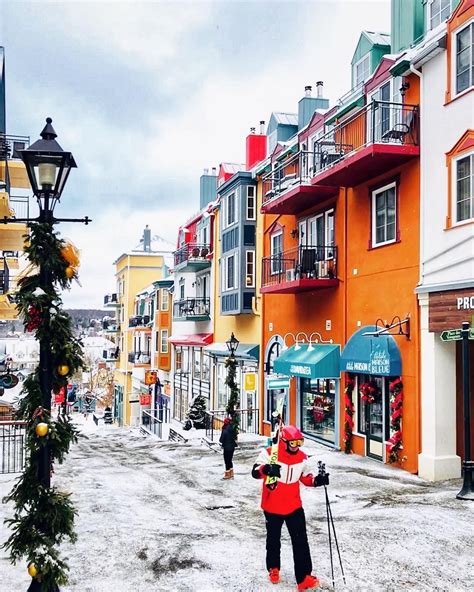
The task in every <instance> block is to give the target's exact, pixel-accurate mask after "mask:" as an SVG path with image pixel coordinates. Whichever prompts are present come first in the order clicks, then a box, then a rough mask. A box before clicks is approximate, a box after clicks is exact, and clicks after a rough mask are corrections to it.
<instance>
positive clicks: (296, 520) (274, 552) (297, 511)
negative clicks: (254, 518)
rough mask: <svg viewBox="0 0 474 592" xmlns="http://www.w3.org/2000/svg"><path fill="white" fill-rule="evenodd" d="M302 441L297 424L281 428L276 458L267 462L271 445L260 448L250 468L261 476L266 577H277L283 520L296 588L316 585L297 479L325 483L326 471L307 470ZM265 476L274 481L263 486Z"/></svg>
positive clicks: (311, 484)
mask: <svg viewBox="0 0 474 592" xmlns="http://www.w3.org/2000/svg"><path fill="white" fill-rule="evenodd" d="M275 437H278V436H275ZM303 442H304V437H303V434H302V433H301V431H300V430H299V429H298V428H297V427H295V426H291V425H290V426H285V427H283V428H281V430H280V434H279V439H278V459H277V462H276V463H275V462H274V463H271V462H270V454H271V450H272V449H271V447H268V448H266V449H264V450H262V451H261V453H260V454H259V456H258V458H257V460H256V462H255V464H254V466H253V468H252V477H254V478H255V479H263V485H262V501H261V508H262V510H263V513H264V515H265V525H266V529H267V541H266V566H267V571H268V576H269V578H270V581H271V582H272V583H273V584H277V583H278V582H279V581H280V547H281V529H282V526H283V523H286V527H287V529H288V532H289V534H290V538H291V544H292V547H293V562H294V570H295V578H296V583H297V585H298V590H309V589H312V588H317V587H319V580H318V578H317V577H316V576H314V575H312V574H311V572H312V570H313V565H312V561H311V553H310V550H309V544H308V535H307V533H306V518H305V514H304V510H303V505H302V502H301V496H300V482H301V483H303V485H306V486H309V487H319V486H321V485H329V474H325V475H313V474H312V473H310V472H308V469H307V465H306V460H307V458H308V457H307V455H306V454H305V453H304V452H303V451H302V450H301V446H302V445H303ZM267 476H269V477H277V481H276V483H274V484H272V485H270V486H267V484H266V483H265V481H266V478H267Z"/></svg>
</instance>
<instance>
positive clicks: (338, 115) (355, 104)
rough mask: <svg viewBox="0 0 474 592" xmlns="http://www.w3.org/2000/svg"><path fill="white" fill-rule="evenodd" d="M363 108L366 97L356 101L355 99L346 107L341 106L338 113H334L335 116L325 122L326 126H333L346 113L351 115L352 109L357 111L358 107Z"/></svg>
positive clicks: (358, 98) (357, 98) (359, 97)
mask: <svg viewBox="0 0 474 592" xmlns="http://www.w3.org/2000/svg"><path fill="white" fill-rule="evenodd" d="M363 106H364V97H363V96H358V97H356V98H355V99H353V100H352V101H350V102H349V103H347V104H346V105H341V106H340V107H339V109H338V111H336V113H334V115H332V116H331V117H329V118H328V119H327V121H325V125H332V124H333V123H334V122H335V121H336V119H339V118H341V117H342V116H343V115H345V114H346V113H349V111H352V109H355V108H356V107H363Z"/></svg>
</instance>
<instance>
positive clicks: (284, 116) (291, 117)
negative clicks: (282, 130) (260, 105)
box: [272, 111, 298, 125]
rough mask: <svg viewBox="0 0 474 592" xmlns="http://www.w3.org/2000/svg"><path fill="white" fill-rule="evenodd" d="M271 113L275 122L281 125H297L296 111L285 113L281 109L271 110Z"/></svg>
mask: <svg viewBox="0 0 474 592" xmlns="http://www.w3.org/2000/svg"><path fill="white" fill-rule="evenodd" d="M272 115H273V116H274V117H275V119H276V121H277V123H281V124H282V125H298V114H297V113H285V112H283V111H273V113H272Z"/></svg>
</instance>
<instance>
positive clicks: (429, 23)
mask: <svg viewBox="0 0 474 592" xmlns="http://www.w3.org/2000/svg"><path fill="white" fill-rule="evenodd" d="M443 2H444V7H442V6H441V4H442V3H443ZM446 2H447V3H448V5H449V13H448V14H447V16H445V17H444V18H443V19H441V14H442V13H443V10H445V8H446ZM433 4H434V0H428V3H427V4H426V19H425V22H426V28H427V30H428V31H431V30H432V29H435V28H436V27H437V26H438V25H440V24H441V23H444V22H445V21H446V20H447V19H448V18H449V17H450V16H451V14H452V12H453V0H440V2H439V7H440V8H439V12H437V13H436V16H437V17H439V22H438V23H436V24H435V25H433Z"/></svg>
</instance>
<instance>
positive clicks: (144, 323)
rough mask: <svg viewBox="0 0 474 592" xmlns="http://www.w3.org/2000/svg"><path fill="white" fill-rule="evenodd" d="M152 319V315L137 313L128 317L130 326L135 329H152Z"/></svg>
mask: <svg viewBox="0 0 474 592" xmlns="http://www.w3.org/2000/svg"><path fill="white" fill-rule="evenodd" d="M151 321H152V319H151V317H150V315H136V316H134V317H130V318H129V319H128V326H129V327H131V328H133V329H150V328H151V327H149V326H148V325H149V324H150V323H151Z"/></svg>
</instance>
